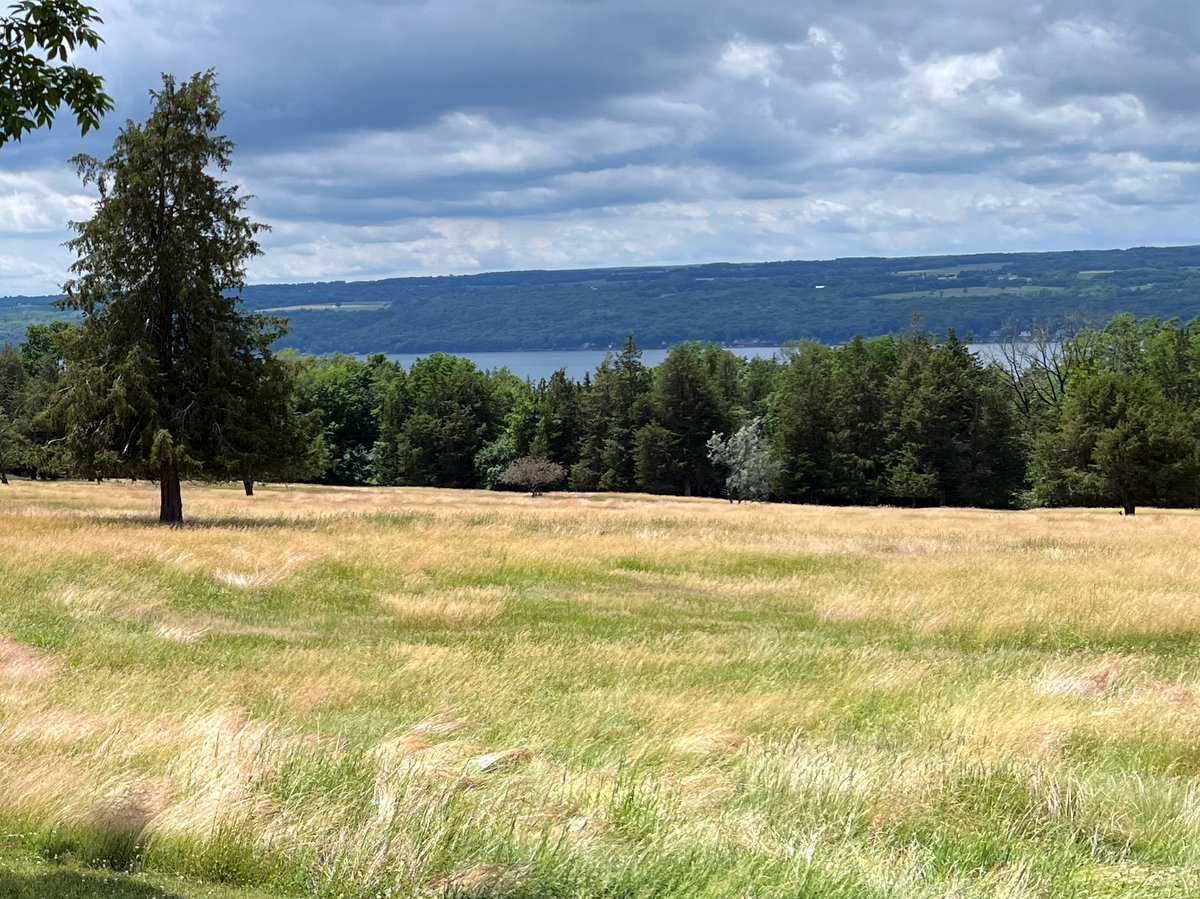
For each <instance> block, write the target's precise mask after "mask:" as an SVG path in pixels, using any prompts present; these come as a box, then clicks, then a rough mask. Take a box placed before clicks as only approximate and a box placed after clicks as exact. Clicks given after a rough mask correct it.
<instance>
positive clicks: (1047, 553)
mask: <svg viewBox="0 0 1200 899" xmlns="http://www.w3.org/2000/svg"><path fill="white" fill-rule="evenodd" d="M184 503H185V513H186V514H187V515H188V516H189V518H188V523H187V525H186V526H185V527H183V528H181V529H168V528H162V527H159V526H157V525H156V524H154V523H153V519H154V517H155V513H156V510H157V493H156V491H155V489H154V488H153V487H152V486H151V485H148V484H128V483H115V482H114V483H106V484H103V485H95V484H80V483H54V484H46V483H38V484H31V483H29V482H16V481H14V482H13V484H12V485H11V486H10V487H7V488H0V541H2V543H3V548H2V551H0V896H5V897H7V896H17V897H29V899H42V897H52V896H53V897H57V896H70V897H81V899H95V897H138V899H175V897H177V899H198V897H212V899H268V897H282V896H289V895H297V896H325V897H346V899H350V897H389V896H473V897H484V896H487V897H646V899H650V897H727V896H734V897H736V896H760V897H822V899H825V897H864V899H865V897H893V899H909V897H930V899H932V897H944V899H949V897H1022V899H1023V897H1079V899H1083V897H1118V896H1139V897H1176V896H1178V897H1184V896H1191V895H1196V894H1197V892H1200V782H1198V781H1197V777H1196V775H1197V773H1198V772H1200V656H1198V655H1197V635H1198V633H1200V554H1198V553H1197V551H1196V548H1197V546H1200V514H1197V513H1195V512H1156V511H1154V510H1142V511H1139V513H1138V514H1137V516H1136V517H1133V518H1124V517H1121V516H1119V515H1117V514H1116V513H1115V511H1111V510H1087V511H1081V510H1053V511H1046V510H1037V511H1026V512H981V511H975V510H964V509H955V510H939V509H926V510H899V509H888V508H873V509H866V508H844V509H834V508H819V507H811V506H783V505H753V504H742V505H731V504H729V503H725V502H721V501H712V500H684V499H660V498H650V497H644V496H632V495H613V494H606V495H596V496H593V495H590V494H551V495H548V496H543V497H538V498H536V499H531V498H529V497H525V496H519V495H516V494H499V493H483V492H470V491H437V490H421V489H384V488H368V489H359V490H337V489H332V488H331V489H319V488H307V489H303V490H295V489H292V488H286V487H274V488H270V487H268V488H262V489H260V490H259V491H258V495H256V496H254V497H245V496H243V495H242V491H241V488H240V487H238V488H237V489H233V488H222V487H191V488H187V487H185V491H184Z"/></svg>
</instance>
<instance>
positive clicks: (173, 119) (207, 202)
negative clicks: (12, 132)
mask: <svg viewBox="0 0 1200 899" xmlns="http://www.w3.org/2000/svg"><path fill="white" fill-rule="evenodd" d="M151 97H152V99H153V101H154V108H153V112H152V113H151V115H150V118H149V119H148V120H147V121H146V122H145V124H137V123H135V122H132V121H130V122H127V123H126V124H125V127H124V128H122V129H121V133H120V135H119V136H118V137H117V139H116V142H115V143H114V145H113V153H112V155H111V156H109V157H108V159H106V160H103V161H101V160H99V159H95V158H93V157H90V156H77V157H76V158H75V159H74V160H73V161H74V162H75V163H76V165H77V166H78V168H79V173H80V175H81V177H82V178H83V181H84V183H85V184H95V185H97V187H98V188H99V191H100V199H99V201H98V202H97V203H96V206H95V213H94V215H93V216H92V218H91V219H90V220H88V221H86V222H76V223H72V227H73V228H74V229H75V230H76V231H77V232H78V236H77V237H75V238H74V239H73V240H71V241H70V243H69V246H70V247H71V249H73V250H74V251H75V253H76V254H77V255H78V257H79V258H78V260H77V261H76V262H75V263H74V265H72V267H71V271H72V273H73V275H74V277H73V279H72V280H71V281H69V282H68V283H67V284H66V285H65V289H66V293H67V296H66V299H65V300H63V301H62V302H63V305H65V306H68V307H71V308H75V309H79V310H81V311H82V312H83V313H84V320H83V323H82V325H80V327H79V328H78V329H77V331H76V332H75V333H73V334H72V335H71V336H70V338H69V340H68V341H67V373H66V380H65V389H64V390H62V391H60V393H59V395H58V396H59V398H58V401H57V403H56V405H55V408H54V412H55V413H56V416H57V417H59V419H60V422H61V425H62V427H63V429H64V433H65V437H66V446H67V448H68V450H69V451H70V453H71V455H72V457H73V458H74V459H75V460H76V464H77V465H79V466H81V467H82V468H84V469H85V470H87V471H89V472H95V473H97V474H108V475H131V476H138V477H145V478H152V479H156V480H157V481H158V482H159V485H160V490H161V503H160V511H159V520H160V521H161V522H164V523H170V524H179V523H181V522H182V521H183V501H182V496H181V493H180V479H181V477H195V476H209V477H229V476H231V475H233V474H234V473H235V472H238V471H239V469H244V468H245V467H246V464H247V460H248V459H251V458H253V460H254V462H253V467H254V468H256V469H260V470H265V469H269V468H271V467H272V466H271V465H270V464H268V460H266V459H265V458H264V457H263V456H262V454H261V453H262V451H263V450H264V449H265V447H263V446H261V445H258V446H256V445H255V444H256V443H257V442H258V441H262V440H263V439H264V438H265V434H266V431H267V430H269V429H264V428H263V427H260V426H257V425H256V423H255V422H254V420H253V418H254V417H255V416H260V415H262V414H263V410H262V404H263V403H267V402H278V398H279V397H280V395H281V391H280V389H279V387H280V384H279V378H280V373H279V372H278V371H277V370H276V367H277V366H278V365H279V362H278V360H276V359H275V358H274V357H273V356H272V354H271V352H270V350H269V349H268V347H269V346H270V344H271V343H272V341H274V340H275V339H276V338H277V337H278V336H279V335H280V334H281V333H282V331H283V327H284V325H283V322H282V321H280V320H278V319H270V318H266V317H263V316H258V315H250V314H247V313H246V312H244V311H243V310H242V309H241V307H240V305H239V303H240V300H239V296H238V294H239V293H240V291H241V289H242V286H243V285H244V283H245V265H246V262H247V260H249V259H250V258H251V257H253V256H256V255H259V253H260V252H261V250H260V249H259V245H258V242H257V241H256V240H255V234H256V233H258V232H259V231H261V230H262V229H263V227H264V226H262V225H258V224H256V223H254V222H251V221H250V220H249V219H248V218H247V217H246V216H245V215H244V211H245V206H246V201H247V199H248V198H247V197H244V196H239V195H238V189H237V187H236V185H230V184H227V183H225V182H223V181H221V180H219V178H218V177H217V175H218V174H219V173H223V172H225V171H226V170H227V169H228V167H229V163H230V154H231V152H232V150H233V144H232V142H231V141H230V140H229V139H228V138H226V137H224V136H222V135H219V134H217V133H216V129H217V127H218V126H219V125H220V122H221V117H222V112H221V109H220V107H219V106H218V97H217V85H216V78H215V75H214V73H213V72H212V71H211V70H210V71H208V72H205V73H201V74H197V75H194V76H193V77H192V78H190V79H189V80H188V81H186V82H184V83H182V84H177V83H176V81H175V79H174V78H173V77H171V76H169V75H164V76H163V86H162V89H161V90H159V91H151ZM256 398H260V399H261V401H262V402H257V401H256ZM248 419H249V420H248ZM306 449H307V447H304V446H298V447H277V448H276V450H275V451H277V452H280V453H287V452H298V453H304V452H305V451H306ZM237 476H241V475H240V474H239V475H237Z"/></svg>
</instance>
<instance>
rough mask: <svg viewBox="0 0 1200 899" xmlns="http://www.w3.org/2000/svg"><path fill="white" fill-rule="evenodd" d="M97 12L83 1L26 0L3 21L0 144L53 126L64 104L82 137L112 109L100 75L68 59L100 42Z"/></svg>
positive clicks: (0, 78) (1, 27)
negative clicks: (71, 55) (71, 62)
mask: <svg viewBox="0 0 1200 899" xmlns="http://www.w3.org/2000/svg"><path fill="white" fill-rule="evenodd" d="M100 24H103V23H102V22H101V20H100V17H99V16H98V15H96V10H94V9H92V7H90V6H85V5H84V4H82V3H80V2H79V0H23V2H21V3H16V4H14V5H12V6H10V7H9V15H7V16H3V17H0V35H2V40H3V45H2V46H0V144H3V143H5V142H7V141H9V140H20V139H21V136H22V135H24V134H26V133H27V132H30V131H33V130H34V129H35V128H43V127H49V126H50V125H51V124H52V123H53V121H54V116H55V114H56V113H57V112H58V109H59V107H60V106H62V105H63V104H64V103H65V104H66V105H67V108H68V109H70V110H71V112H73V113H74V114H75V121H76V123H77V124H78V125H79V129H80V131H81V132H82V133H83V134H87V133H88V131H90V130H91V129H93V128H96V127H98V126H99V125H100V116H102V115H103V114H104V113H106V112H108V111H109V110H110V109H112V98H111V97H110V96H108V94H106V93H105V92H104V84H103V82H102V81H101V79H100V77H99V76H98V75H95V74H93V73H92V72H89V71H88V70H87V69H84V68H81V67H80V66H75V65H69V64H68V63H67V54H68V53H69V52H71V51H73V50H75V49H77V48H79V47H90V48H91V49H93V50H95V49H96V48H97V47H98V46H99V45H100V43H101V40H100V35H99V34H97V33H96V30H95V29H94V28H93V27H92V26H93V25H100Z"/></svg>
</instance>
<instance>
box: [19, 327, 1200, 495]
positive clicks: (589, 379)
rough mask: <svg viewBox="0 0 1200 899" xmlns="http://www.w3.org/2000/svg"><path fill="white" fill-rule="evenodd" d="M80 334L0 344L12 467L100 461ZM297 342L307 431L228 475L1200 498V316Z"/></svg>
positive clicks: (263, 406) (688, 489)
mask: <svg viewBox="0 0 1200 899" xmlns="http://www.w3.org/2000/svg"><path fill="white" fill-rule="evenodd" d="M73 332H74V329H73V328H72V327H71V326H69V325H66V324H62V323H56V324H53V325H34V326H31V327H30V328H29V331H28V337H27V340H26V341H25V342H23V343H22V344H21V345H20V346H19V347H15V348H14V347H11V346H5V347H4V349H3V350H2V351H0V470H2V471H3V473H5V474H8V473H13V472H21V473H24V474H27V475H30V476H33V477H57V476H62V475H83V476H94V475H95V474H96V472H94V471H89V470H88V469H87V467H86V466H83V467H81V466H80V464H79V462H78V459H79V454H78V453H75V454H73V455H72V454H67V453H64V452H62V449H63V435H62V434H61V433H60V432H59V431H56V428H60V429H61V423H60V422H59V421H58V419H56V417H55V416H54V415H53V414H50V413H51V412H52V411H53V410H54V409H55V408H56V405H55V399H54V398H55V397H56V396H60V395H61V394H62V389H63V385H69V384H70V383H71V377H72V375H71V371H70V366H69V365H68V363H67V362H66V359H67V354H66V353H65V351H64V347H66V346H69V345H70V342H71V339H72V338H73ZM281 361H282V363H283V364H282V365H281V366H280V367H279V368H278V374H277V376H276V378H275V380H274V381H273V382H272V383H271V386H269V389H268V388H267V387H263V388H260V394H259V396H258V398H257V403H258V406H259V407H260V409H259V411H260V414H261V415H263V416H264V419H265V420H267V421H270V422H274V424H272V426H271V427H269V428H264V429H263V436H264V437H265V436H266V435H267V434H271V435H274V438H275V439H276V441H277V442H278V441H279V440H286V441H287V442H289V443H290V444H292V445H291V446H289V447H274V448H272V446H271V445H270V444H269V443H268V445H267V447H266V448H265V449H264V450H263V453H262V454H261V458H258V459H247V460H245V467H244V471H240V472H235V471H234V467H233V466H232V464H231V465H230V466H225V468H222V469H220V470H219V471H218V476H222V477H232V478H241V479H242V480H246V481H253V480H255V479H263V478H265V479H281V480H282V479H304V478H305V477H306V476H307V477H308V478H310V479H314V480H317V481H320V482H323V483H327V484H343V485H356V484H381V485H413V486H435V487H489V488H503V487H505V486H506V485H507V486H512V485H513V484H516V483H519V482H518V481H517V480H515V479H514V478H513V477H512V476H511V475H510V476H509V477H508V478H506V477H505V475H506V473H508V472H510V471H511V469H512V466H513V464H514V463H515V462H517V461H518V460H530V459H535V460H546V461H547V462H550V463H554V466H555V467H552V468H549V469H546V470H549V471H561V472H562V473H563V477H562V478H561V481H560V484H559V486H563V487H569V488H571V489H576V490H602V491H645V492H649V493H663V494H680V495H701V496H721V495H729V496H730V498H743V497H745V498H762V495H763V494H765V493H770V494H772V495H773V496H774V497H776V498H778V499H781V500H785V501H794V502H814V503H829V504H895V505H914V506H915V505H970V506H986V507H993V508H1008V507H1015V506H1021V505H1030V504H1035V503H1037V504H1050V505H1061V504H1071V505H1076V504H1078V505H1108V504H1111V505H1117V506H1120V507H1122V508H1123V509H1124V511H1126V512H1127V513H1132V512H1133V511H1134V510H1135V509H1136V507H1137V506H1138V505H1139V504H1147V503H1149V504H1155V505H1167V506H1195V505H1200V322H1192V323H1189V324H1187V325H1182V324H1180V323H1179V322H1177V321H1167V322H1161V321H1158V320H1156V319H1146V320H1143V321H1140V322H1139V321H1136V320H1135V319H1134V318H1133V317H1132V316H1129V315H1122V316H1118V317H1117V318H1115V319H1114V320H1113V321H1111V322H1110V323H1109V324H1108V325H1107V326H1106V327H1104V328H1102V329H1092V330H1081V331H1079V332H1078V333H1076V334H1074V335H1073V336H1071V337H1068V338H1066V339H1063V340H1053V341H1052V340H1049V339H1037V338H1035V339H1032V340H1028V341H1022V342H1019V343H1013V344H1012V345H1011V347H1010V352H1009V353H1008V354H1007V358H1006V359H1005V360H1004V362H1003V363H995V362H993V363H991V364H984V363H983V362H981V361H980V359H979V358H977V357H976V356H975V355H974V354H973V353H971V352H970V350H969V349H968V347H967V345H966V343H965V342H964V341H962V340H961V339H959V338H958V337H957V336H956V335H955V333H954V332H953V331H951V332H949V333H948V334H947V335H946V336H945V337H944V338H935V337H934V336H933V335H931V334H929V333H928V332H926V331H924V330H921V329H920V328H917V327H914V328H913V329H912V330H910V331H909V332H907V333H904V334H901V335H898V336H889V337H874V338H870V339H864V338H862V337H856V338H855V339H853V340H851V341H849V342H847V343H845V344H842V345H839V346H828V345H825V344H821V343H818V342H815V341H802V342H800V343H796V344H790V345H788V346H787V347H785V352H784V355H783V358H776V359H743V358H742V357H740V356H738V355H736V354H735V353H733V352H731V351H729V350H727V349H723V348H721V347H718V346H715V345H712V344H698V343H684V344H680V345H678V346H676V347H674V348H673V349H672V350H671V351H670V352H669V354H668V355H667V358H666V359H665V361H663V362H662V363H661V364H660V365H658V366H655V367H647V366H645V365H643V364H642V361H641V351H640V350H639V349H638V347H637V345H636V343H635V342H634V340H633V338H632V337H630V338H629V339H628V340H627V341H626V342H625V344H624V345H623V346H622V348H621V349H620V351H619V352H617V353H614V354H610V356H609V357H608V358H606V359H605V360H604V362H602V363H601V364H600V366H599V367H598V368H597V369H596V370H595V371H594V372H592V373H589V374H588V375H587V376H586V377H585V378H584V379H583V380H582V382H580V381H575V380H572V379H570V378H568V377H567V376H566V375H565V373H564V372H563V371H561V370H560V371H559V372H557V373H555V374H554V376H553V377H551V378H549V379H548V380H543V381H541V382H539V383H536V384H534V383H530V382H528V381H525V380H522V379H520V378H518V377H516V376H514V375H513V374H511V373H510V372H508V371H507V370H506V369H500V370H495V371H481V370H479V369H478V368H477V367H476V366H475V365H474V364H473V363H472V362H470V361H469V360H467V359H464V358H461V357H456V356H451V355H446V354H442V353H434V354H432V355H430V356H428V357H425V358H423V359H420V360H418V361H417V362H416V363H415V364H414V365H413V366H412V367H411V368H409V369H405V368H403V367H401V366H400V365H398V364H396V363H393V362H390V361H388V360H387V359H386V358H385V357H384V356H382V355H376V356H372V357H370V358H369V359H366V360H362V359H358V358H355V357H353V356H346V355H326V356H300V355H295V354H284V355H283V356H282V358H281ZM272 405H275V406H280V407H283V408H284V409H285V410H286V414H274V415H272V413H270V411H269V410H268V409H267V407H268V406H272ZM284 423H287V424H284ZM297 442H299V443H302V444H303V446H300V447H297V446H296V445H295V444H296V443H297ZM756 454H757V455H756ZM272 459H280V460H282V459H286V460H288V461H287V464H286V465H285V464H283V463H282V462H281V463H279V464H277V465H274V467H273V463H272V461H271V460H272ZM738 459H749V460H751V461H746V462H738V461H731V460H738ZM751 465H753V466H756V467H755V468H754V469H753V471H756V472H759V474H753V473H752V471H751V469H749V468H747V466H751ZM226 469H228V470H226ZM761 472H768V474H766V475H764V474H761ZM751 482H753V485H754V486H747V485H748V484H751ZM763 485H767V486H763Z"/></svg>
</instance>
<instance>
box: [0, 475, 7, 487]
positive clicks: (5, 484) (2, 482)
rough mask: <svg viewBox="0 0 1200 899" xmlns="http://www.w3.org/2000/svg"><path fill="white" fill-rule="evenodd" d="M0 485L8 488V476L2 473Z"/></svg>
mask: <svg viewBox="0 0 1200 899" xmlns="http://www.w3.org/2000/svg"><path fill="white" fill-rule="evenodd" d="M0 484H3V485H4V486H5V487H7V486H8V475H6V474H5V473H4V472H2V471H0Z"/></svg>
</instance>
